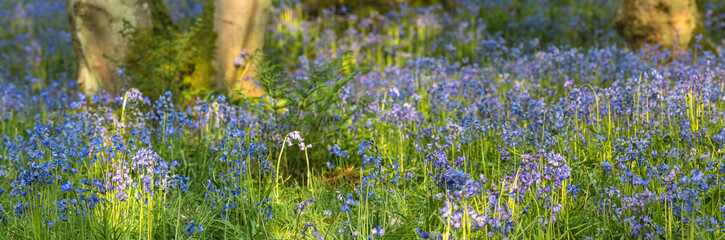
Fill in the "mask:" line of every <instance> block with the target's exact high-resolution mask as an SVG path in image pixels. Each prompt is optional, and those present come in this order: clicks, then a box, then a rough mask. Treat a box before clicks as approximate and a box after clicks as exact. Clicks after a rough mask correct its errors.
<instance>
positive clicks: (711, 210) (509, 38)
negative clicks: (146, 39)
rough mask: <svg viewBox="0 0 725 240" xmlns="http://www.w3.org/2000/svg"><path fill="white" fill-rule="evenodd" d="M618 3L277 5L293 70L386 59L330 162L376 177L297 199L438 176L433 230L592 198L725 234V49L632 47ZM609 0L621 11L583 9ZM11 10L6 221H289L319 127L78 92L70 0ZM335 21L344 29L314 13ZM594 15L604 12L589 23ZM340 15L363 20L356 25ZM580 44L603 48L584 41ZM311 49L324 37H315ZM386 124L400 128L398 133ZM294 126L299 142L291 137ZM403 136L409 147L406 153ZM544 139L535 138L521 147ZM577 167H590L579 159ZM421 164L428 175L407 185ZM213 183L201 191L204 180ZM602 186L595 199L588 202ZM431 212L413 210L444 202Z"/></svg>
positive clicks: (652, 219) (648, 230)
mask: <svg viewBox="0 0 725 240" xmlns="http://www.w3.org/2000/svg"><path fill="white" fill-rule="evenodd" d="M167 2H168V3H169V10H170V11H169V12H170V14H171V15H172V17H173V18H174V19H175V20H180V19H186V18H189V17H190V16H196V15H198V14H199V13H200V11H201V8H200V5H199V4H198V3H195V2H191V1H187V0H181V1H179V0H175V1H172V0H168V1H167ZM613 2H614V1H610V2H608V3H606V4H601V3H600V2H595V1H592V0H588V1H577V2H576V3H574V4H572V5H571V6H560V7H559V8H555V9H551V8H549V7H542V6H541V4H548V2H547V1H543V3H542V1H517V3H512V2H511V1H462V2H461V5H463V6H466V8H465V9H464V8H462V9H459V10H457V12H456V13H455V14H451V13H445V11H442V9H440V8H439V7H436V6H433V7H427V8H413V7H410V6H407V5H401V6H400V8H398V9H397V10H395V11H391V12H389V13H383V14H373V15H371V16H365V17H363V16H357V15H355V14H351V13H350V12H349V11H348V10H347V9H324V10H322V12H321V17H318V18H312V20H310V21H306V20H305V19H303V18H304V17H305V16H301V15H299V14H298V13H300V12H302V11H301V9H302V8H303V6H302V5H301V4H300V3H299V2H295V1H281V2H280V4H279V5H278V6H275V7H274V8H273V9H274V10H273V14H274V16H275V17H273V18H272V19H273V22H272V23H271V26H273V27H271V28H270V31H268V32H269V34H268V40H269V41H268V43H269V44H268V45H267V46H269V49H270V50H268V51H269V53H271V54H270V55H273V56H274V57H277V56H289V57H288V58H286V59H275V60H280V61H279V62H283V63H285V64H287V65H286V66H285V68H288V69H286V71H288V74H289V75H290V78H291V79H296V80H300V81H302V80H304V79H306V77H307V76H308V75H307V74H309V73H310V72H311V71H313V69H312V68H313V67H317V66H320V65H322V64H324V63H327V62H330V61H332V60H334V59H336V58H339V57H341V56H342V55H341V54H342V52H347V51H348V50H349V51H351V52H352V54H351V55H346V57H349V59H345V60H346V61H349V62H357V63H359V64H362V65H367V66H370V67H371V68H372V69H374V71H367V72H364V73H361V74H360V75H359V76H357V77H356V78H355V79H353V81H351V82H350V83H348V85H346V86H344V87H342V88H341V89H340V92H339V96H337V97H338V98H339V100H340V101H339V102H340V103H339V104H336V105H334V106H332V108H334V109H338V110H340V112H345V111H353V110H354V112H355V114H352V115H351V116H350V118H349V124H348V125H346V127H345V129H341V130H339V131H340V132H343V131H347V132H348V133H349V134H350V135H351V136H352V137H351V138H354V139H365V140H363V141H362V142H361V143H360V145H359V147H358V149H357V151H354V150H350V151H351V152H350V153H348V149H343V148H342V147H340V146H339V145H337V144H334V143H336V142H338V143H339V142H343V141H338V140H340V139H323V140H322V142H321V143H320V146H325V147H327V151H328V153H329V154H327V155H326V156H327V157H328V158H327V159H322V160H320V161H322V162H326V164H325V165H326V167H327V168H329V169H335V168H336V167H340V166H335V165H341V164H343V163H342V162H341V161H335V160H339V159H343V158H344V159H352V160H357V162H355V161H350V162H355V164H356V165H357V166H359V167H360V169H361V171H360V172H361V176H360V177H361V178H360V181H359V182H356V183H354V184H353V186H352V187H351V188H352V189H337V191H336V192H335V194H334V198H333V199H315V198H307V200H304V201H301V202H299V203H298V204H296V205H294V206H291V207H293V209H294V211H293V212H294V214H296V215H298V216H299V215H303V213H304V212H309V211H311V209H312V208H311V207H310V206H311V204H312V203H313V202H315V201H320V202H323V201H325V200H330V201H332V202H334V203H335V204H336V205H334V206H335V207H334V208H332V210H325V212H324V213H323V214H322V215H323V216H325V218H332V217H333V216H338V215H348V214H355V212H356V210H359V209H360V206H361V205H365V206H366V207H367V208H368V209H372V210H371V211H381V209H386V207H388V206H390V205H392V204H395V201H392V200H391V199H396V200H400V199H405V200H408V199H409V198H408V196H407V195H405V194H409V193H411V192H412V191H417V190H418V189H415V190H412V191H411V190H410V188H406V187H408V186H411V185H413V186H419V187H420V188H421V189H426V191H427V192H426V193H425V194H427V195H425V194H420V192H422V191H420V192H416V193H418V196H423V198H424V199H425V201H429V202H431V203H432V205H435V204H438V205H437V206H435V207H433V208H431V209H434V210H433V211H436V210H437V213H436V215H437V216H439V217H440V219H441V220H442V221H440V223H441V225H442V226H437V225H435V224H431V225H434V226H429V225H427V226H416V227H425V228H426V229H427V230H420V229H416V231H415V234H416V235H417V236H418V237H420V238H423V239H443V238H448V239H450V238H456V237H457V236H459V235H458V233H461V232H464V233H465V232H473V233H474V234H479V235H476V236H480V235H485V236H488V237H501V238H507V237H510V236H512V235H513V234H515V233H517V231H519V230H524V229H516V228H517V227H518V226H528V225H529V224H536V226H537V227H540V228H541V229H542V230H543V231H544V232H550V230H552V229H557V228H558V226H557V224H559V223H560V222H561V219H562V216H560V214H561V213H562V212H567V213H569V214H571V215H578V214H580V212H576V211H571V210H572V209H576V207H590V206H595V207H596V216H597V218H596V219H595V218H594V217H592V218H591V219H589V220H591V221H592V222H594V223H593V224H599V223H602V225H606V226H612V229H610V230H609V231H605V232H593V231H588V230H587V231H585V232H586V233H583V234H588V235H591V234H600V236H601V237H603V238H607V237H618V238H648V239H657V238H667V237H668V236H670V235H668V234H671V233H668V231H675V233H674V235H677V236H688V235H690V234H693V233H692V232H691V231H693V230H692V229H695V230H694V231H704V232H712V233H713V234H721V233H722V231H723V229H725V201H724V200H723V199H722V197H721V196H720V195H719V192H720V191H722V185H723V184H722V180H721V175H722V174H725V163H723V162H725V161H723V160H724V159H725V152H723V151H722V150H721V149H722V148H723V147H725V126H723V119H725V109H723V102H724V101H725V92H724V91H723V78H724V77H725V61H724V60H723V59H725V58H724V57H723V56H724V55H723V53H722V52H723V51H720V52H721V53H712V52H705V51H702V48H701V47H699V48H698V47H697V46H696V47H695V48H693V49H691V50H688V52H686V53H683V54H681V56H677V57H675V56H674V55H673V53H671V52H668V51H660V50H659V49H656V48H654V47H652V48H645V49H642V50H640V51H629V50H625V49H622V48H620V47H617V46H616V45H612V44H609V43H612V42H616V41H617V40H616V39H615V35H614V34H613V30H612V29H611V28H610V27H607V26H608V24H609V23H610V22H611V20H612V19H611V18H612V17H613V16H614V14H604V13H606V12H607V11H609V12H611V13H614V11H616V9H617V8H618V6H617V5H616V4H614V3H613ZM592 5H594V6H596V7H597V8H598V9H604V10H603V11H602V12H598V11H597V12H594V13H592V14H591V15H582V14H581V13H580V11H576V10H577V9H578V7H590V8H591V7H592ZM0 6H2V7H0V23H2V25H3V26H9V27H7V28H4V30H5V31H7V32H8V34H3V35H1V36H0V38H2V39H0V59H2V60H3V63H4V64H3V65H2V66H0V85H1V86H3V88H2V90H0V120H1V121H2V123H3V124H6V123H9V124H12V123H16V122H22V123H27V124H24V125H23V124H18V125H17V126H16V127H15V126H10V127H8V126H7V125H2V126H3V127H2V129H3V132H2V134H4V136H3V137H2V140H0V152H1V153H2V154H0V178H2V180H5V181H0V223H1V224H3V225H6V224H8V222H14V221H11V220H15V219H13V218H17V219H19V220H20V221H27V220H28V219H30V217H29V216H31V215H32V214H31V213H38V212H40V213H41V214H40V215H42V218H43V219H35V220H34V221H38V222H40V223H42V224H44V226H47V227H48V228H49V229H50V230H52V231H57V230H58V229H62V228H61V227H59V226H60V225H62V224H65V223H66V222H68V221H70V220H71V219H72V218H73V217H81V218H85V217H96V216H97V215H95V213H97V212H98V211H102V210H107V209H99V208H113V207H116V206H117V205H115V204H125V203H128V202H138V203H143V204H148V203H163V204H168V203H169V202H172V201H177V200H179V199H183V198H181V197H182V194H198V195H203V197H204V200H203V203H204V207H207V208H209V209H210V211H212V212H213V214H212V215H213V216H215V217H219V218H221V219H222V220H225V221H240V219H235V217H234V216H239V215H242V214H238V213H240V212H242V211H245V214H247V213H249V214H257V216H259V217H260V218H261V219H264V220H271V219H272V218H274V217H277V216H276V215H275V212H274V211H275V209H279V208H278V206H277V205H275V204H276V202H278V201H281V199H273V198H272V197H271V196H270V195H264V194H269V193H268V192H265V191H260V189H258V186H260V185H268V184H266V183H268V182H271V181H270V180H277V179H275V176H277V172H275V171H277V169H274V166H273V164H272V163H271V162H270V160H269V159H270V158H269V156H270V151H272V149H275V150H277V149H276V147H277V146H275V145H279V144H280V143H281V144H285V145H284V146H286V147H299V148H300V149H301V150H303V151H305V150H309V149H311V148H312V146H311V145H310V144H307V143H305V142H304V139H303V137H302V135H301V132H300V131H302V132H305V131H307V130H308V129H294V128H293V129H288V127H289V126H285V125H284V123H283V124H279V125H278V123H276V122H275V121H273V120H271V119H266V118H264V117H263V115H254V114H251V113H250V112H251V111H250V109H248V108H246V107H245V106H235V105H234V104H232V103H231V102H227V100H226V98H225V97H224V96H219V97H211V98H209V100H208V101H205V100H201V99H199V100H197V101H196V102H194V103H189V104H188V105H180V104H178V102H176V101H174V97H175V96H172V95H171V93H170V92H166V93H165V94H163V95H162V96H160V98H159V99H149V98H147V97H145V96H144V95H143V93H141V92H140V91H138V90H137V89H133V88H131V89H128V90H127V91H125V92H123V93H122V94H120V95H118V96H110V95H109V94H106V93H97V94H95V95H93V96H86V95H84V94H82V93H78V92H77V91H75V90H74V89H77V88H78V87H77V84H76V83H75V81H74V80H75V79H73V78H71V76H74V75H75V74H74V73H73V72H72V71H73V70H72V69H74V67H75V64H74V60H73V59H75V58H74V56H73V54H72V43H71V42H72V41H71V37H70V34H68V32H67V30H68V29H69V28H68V27H67V25H66V21H65V19H66V18H67V16H66V12H65V9H66V6H65V3H62V2H49V1H30V2H25V1H5V2H2V3H0ZM705 7H706V8H708V9H707V11H706V14H705V18H706V20H707V21H706V24H705V26H706V27H707V28H708V29H711V30H712V29H722V28H723V27H722V26H721V25H722V24H718V21H717V20H718V19H720V20H721V19H723V18H724V17H723V14H721V13H722V12H724V11H722V9H723V8H725V7H724V6H723V4H719V5H718V4H716V3H710V4H707V6H705ZM482 9H485V10H487V11H482ZM532 9H538V10H540V9H544V10H542V11H544V12H543V13H542V11H531V10H532ZM297 10H299V11H297ZM552 11H555V12H552ZM283 14H284V17H282V16H283ZM600 14H603V15H600ZM549 15H551V16H554V15H556V16H557V17H556V18H550V17H546V16H549ZM501 16H505V17H506V19H508V20H507V21H504V22H505V23H504V25H505V26H503V27H505V29H507V31H506V33H505V34H501V33H496V31H499V30H500V28H501V27H502V26H496V25H494V24H493V23H494V22H491V20H492V19H495V20H496V21H498V19H499V18H500V17H501ZM26 19H29V20H26ZM57 19H63V21H57ZM329 19H331V20H329ZM328 20H329V21H335V22H342V24H318V25H320V26H321V27H318V26H316V25H314V24H317V23H324V22H325V21H328ZM592 23H594V25H596V26H597V27H593V28H592V27H588V26H586V24H592ZM605 25H607V26H605ZM335 26H348V27H347V28H346V30H345V31H344V32H343V34H340V31H336V30H335V29H333V28H336V27H335ZM603 26H604V27H603ZM504 35H505V36H506V38H504V37H503V36H504ZM569 35H573V36H576V37H574V38H567V37H566V36H569ZM314 36H319V37H314ZM534 36H535V37H541V38H542V39H541V41H540V40H539V39H533V37H534ZM453 40H455V41H453ZM543 41H547V42H555V43H557V44H550V43H549V44H544V43H543ZM580 41H585V42H589V43H596V44H594V45H595V46H596V47H591V48H577V47H570V46H571V45H577V43H578V42H580ZM695 41H696V42H701V41H704V40H703V37H702V36H700V37H698V38H696V39H695ZM305 48H309V49H315V51H304V52H303V51H299V49H305ZM718 48H720V49H721V50H722V46H719V47H718ZM275 51H276V52H283V53H285V54H274V53H276V52H275ZM378 56H380V57H378ZM247 57H248V56H247V53H246V52H241V53H240V57H239V58H237V59H235V65H236V66H238V67H242V66H245V64H248V63H249V61H247ZM378 60H379V61H380V62H372V61H378ZM41 73H42V74H41ZM176 97H177V98H178V96H176ZM9 129H12V130H9ZM390 129H392V131H388V130H390ZM385 131H388V132H391V133H392V134H389V135H385V134H382V135H381V134H379V132H385ZM285 132H287V133H288V135H286V138H284V139H285V140H283V141H285V142H280V140H281V139H280V138H279V137H276V138H275V136H279V135H281V134H284V133H285ZM305 134H315V133H307V132H305ZM371 134H372V135H373V136H374V137H375V138H376V140H380V141H375V140H372V139H371V138H370V136H371ZM307 136H308V139H314V138H309V135H307ZM383 136H389V137H390V136H392V137H391V138H390V139H380V137H383ZM193 139H200V140H199V142H203V143H204V144H203V145H202V146H200V147H199V149H201V151H198V150H197V149H194V150H191V151H192V152H193V153H191V154H189V151H186V150H189V149H184V151H186V152H183V153H179V151H176V149H172V146H179V145H180V143H181V145H183V144H184V143H188V142H190V140H193ZM275 140H276V141H277V142H274V141H275ZM342 140H348V139H342ZM273 142H274V143H276V144H272V143H273ZM308 143H309V142H308ZM379 143H382V144H380V145H378V144H379ZM315 144H316V146H315V148H317V147H318V146H317V144H318V143H315ZM396 144H397V145H396ZM391 146H396V147H400V148H401V150H398V149H392V148H393V147H391ZM413 148H414V149H413ZM320 149H323V150H324V148H320ZM395 151H400V152H396V153H400V155H399V156H393V155H386V153H389V152H395ZM536 151H538V152H536ZM526 152H528V153H531V152H535V153H532V154H521V153H526ZM409 153H412V154H409ZM187 154H188V155H187ZM202 154H203V157H206V158H208V160H209V161H208V162H204V163H203V164H205V165H204V167H206V170H208V174H193V176H199V175H201V176H207V177H208V178H206V179H192V180H190V177H187V176H182V174H181V171H180V170H182V169H187V168H193V167H194V166H198V165H197V164H198V163H191V164H188V165H187V163H188V162H186V161H183V160H185V159H184V158H185V157H188V156H192V155H193V156H197V157H198V156H199V155H202ZM395 159H398V161H395ZM315 160H317V159H315ZM346 162H347V161H346ZM494 162H495V163H494ZM409 163H412V164H409ZM411 165H412V166H411ZM403 166H404V167H405V168H403ZM492 166H495V167H492ZM574 166H576V167H574ZM345 167H347V166H345ZM573 168H574V169H573ZM577 168H581V172H580V173H583V174H575V173H577V171H579V169H577ZM492 169H493V170H492ZM416 173H417V174H416ZM582 176H583V177H582ZM403 177H405V178H404V179H405V180H406V181H412V182H413V183H410V184H407V183H406V184H401V183H400V180H401V179H403ZM194 182H196V183H198V184H200V186H197V188H190V186H189V184H191V183H194ZM420 182H425V183H427V185H419V184H418V183H420ZM250 183H251V184H250ZM201 185H203V186H201ZM6 189H7V190H6ZM190 189H195V190H199V191H201V192H195V193H188V191H189V190H190ZM399 189H403V190H402V195H403V196H400V195H398V194H401V193H400V192H401V191H398V190H399ZM255 191H257V192H255ZM406 191H407V192H406ZM49 193H53V194H49ZM171 193H173V194H171ZM260 193H261V194H260ZM390 195H394V196H393V197H390ZM584 195H586V196H587V198H586V201H589V202H585V203H582V202H583V201H581V199H582V198H581V196H584ZM418 196H416V197H418ZM154 201H155V202H154ZM179 201H180V200H179ZM361 202H363V203H361ZM367 203H372V204H367ZM338 207H339V211H338ZM531 209H537V210H538V212H536V213H534V212H533V211H531ZM663 212H664V213H665V214H663ZM376 213H377V212H376ZM411 214H412V215H411V216H406V217H408V218H410V219H417V218H420V217H421V215H425V216H430V213H424V214H421V215H417V214H419V213H411ZM534 214H537V215H536V216H532V215H534ZM305 215H307V216H308V215H313V214H305ZM382 215H384V214H382ZM662 215H667V216H671V217H667V218H666V219H667V220H663V218H662V217H661V216H662ZM529 216H532V217H529ZM128 219H132V218H130V217H129V218H128ZM530 219H534V220H530ZM350 220H351V219H348V220H346V221H344V223H343V221H340V222H338V223H339V225H335V226H333V227H332V228H337V229H338V233H340V234H345V235H346V236H348V237H352V238H356V237H358V236H360V235H362V236H372V237H389V236H391V235H393V234H391V233H393V232H396V230H398V229H396V228H399V225H398V226H396V225H395V224H385V223H378V222H375V223H374V224H373V225H374V226H368V227H366V228H369V230H370V231H369V232H362V230H360V229H356V228H355V225H356V224H359V223H356V222H354V218H353V222H351V221H350ZM376 221H377V220H376ZM380 221H383V222H384V221H386V220H385V219H383V220H380ZM524 221H531V222H524ZM319 223H320V222H318V224H315V222H312V221H305V222H304V225H302V224H301V225H302V226H303V227H302V228H303V229H302V231H301V234H303V235H304V236H310V237H313V238H316V239H320V238H322V237H323V233H324V232H325V230H327V229H322V228H323V226H322V225H321V224H319ZM413 223H414V224H418V223H417V222H413ZM378 224H380V225H378ZM669 225H674V227H670V226H669ZM383 226H385V227H383ZM436 227H440V228H436ZM442 228H450V231H441V229H442ZM408 229H409V228H408ZM584 229H588V228H584ZM671 229H674V230H671ZM186 230H187V232H188V234H189V236H193V234H194V233H198V232H201V231H203V230H204V229H203V228H202V227H201V226H199V225H198V224H195V223H194V221H191V222H190V224H189V225H188V226H187V228H186ZM469 230H471V231H469ZM297 233H299V232H297ZM444 234H445V235H444ZM606 234H619V235H616V236H609V235H606ZM694 234H698V233H694ZM690 236H691V235H690ZM698 236H700V234H698ZM527 237H530V236H527ZM574 237H575V238H576V237H583V236H574Z"/></svg>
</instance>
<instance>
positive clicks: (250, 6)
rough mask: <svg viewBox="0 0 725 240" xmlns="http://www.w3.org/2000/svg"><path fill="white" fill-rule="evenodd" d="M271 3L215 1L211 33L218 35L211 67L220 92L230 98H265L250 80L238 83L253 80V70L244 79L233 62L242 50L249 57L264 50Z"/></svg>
mask: <svg viewBox="0 0 725 240" xmlns="http://www.w3.org/2000/svg"><path fill="white" fill-rule="evenodd" d="M271 3H272V2H271V0H214V6H215V8H214V9H215V10H214V11H215V12H214V30H215V31H216V33H217V34H218V35H217V39H216V56H215V57H214V61H213V62H212V64H213V66H214V69H215V71H216V77H215V78H216V79H217V88H218V89H219V90H220V91H228V92H229V93H230V95H236V94H237V93H238V92H239V93H241V94H243V95H245V96H247V97H259V96H261V95H263V94H264V91H262V89H260V88H259V87H257V86H256V84H255V83H254V82H253V81H254V80H253V78H252V79H240V78H247V77H250V76H252V75H253V74H254V72H255V71H254V69H251V70H248V71H247V74H246V76H237V72H238V71H237V67H236V66H235V65H234V59H235V58H237V57H238V56H239V53H240V52H241V51H242V50H246V51H247V53H249V54H252V53H254V52H255V50H257V49H261V48H262V47H263V46H264V32H265V31H266V27H267V21H268V19H269V11H270V6H271ZM248 65H249V64H248ZM253 65H254V64H251V65H250V66H253Z"/></svg>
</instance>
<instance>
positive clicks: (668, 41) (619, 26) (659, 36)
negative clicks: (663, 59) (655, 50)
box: [614, 0, 704, 51]
mask: <svg viewBox="0 0 725 240" xmlns="http://www.w3.org/2000/svg"><path fill="white" fill-rule="evenodd" d="M614 28H615V30H616V31H617V33H619V35H621V36H622V37H623V38H624V39H625V40H626V41H627V43H628V44H629V46H630V48H632V49H638V48H641V47H643V46H644V45H645V44H659V45H660V46H661V47H664V48H668V49H676V50H680V51H682V50H685V49H687V46H688V45H689V44H690V42H691V41H693V39H694V37H695V36H696V35H697V34H700V33H704V31H703V30H704V28H703V20H702V16H701V15H700V13H699V12H698V9H697V3H696V2H695V0H623V1H622V4H621V9H620V11H619V15H618V16H617V18H616V19H615V20H614Z"/></svg>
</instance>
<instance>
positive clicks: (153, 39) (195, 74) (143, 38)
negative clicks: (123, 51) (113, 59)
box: [123, 0, 216, 101]
mask: <svg viewBox="0 0 725 240" xmlns="http://www.w3.org/2000/svg"><path fill="white" fill-rule="evenodd" d="M213 16H214V4H213V2H212V1H211V0H206V4H205V6H204V8H203V10H202V14H201V16H200V17H199V18H198V19H197V21H196V24H195V25H194V26H193V27H191V28H190V30H189V32H187V33H182V32H181V31H180V30H179V27H178V26H177V25H176V24H175V23H174V22H173V20H172V19H171V16H170V15H169V13H168V12H167V10H166V6H165V5H164V3H163V0H153V1H152V4H151V17H152V21H153V27H152V28H150V29H134V31H133V33H132V34H131V40H130V46H129V51H128V53H127V55H126V57H125V59H124V63H123V67H124V68H125V73H126V74H127V76H128V77H129V78H130V87H136V88H138V89H139V90H141V91H142V92H144V93H145V94H146V95H147V96H149V97H150V98H152V99H155V98H157V97H158V96H160V95H161V94H163V93H164V92H166V91H171V92H172V93H173V94H174V96H183V98H184V100H185V101H194V100H195V98H196V97H203V96H206V95H209V94H210V93H211V92H213V91H214V87H213V86H214V84H213V81H212V80H211V79H212V76H213V75H214V69H213V68H212V65H211V61H212V60H213V58H214V54H215V42H216V33H215V32H214V22H213V21H214V19H213Z"/></svg>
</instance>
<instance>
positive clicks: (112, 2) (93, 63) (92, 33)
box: [66, 0, 151, 96]
mask: <svg viewBox="0 0 725 240" xmlns="http://www.w3.org/2000/svg"><path fill="white" fill-rule="evenodd" d="M149 3H150V0H66V11H67V13H68V19H69V21H70V27H71V37H72V39H73V47H74V52H75V54H76V58H77V59H78V84H79V85H80V87H81V90H82V91H83V92H85V93H86V94H89V95H93V94H95V93H96V92H97V91H99V90H104V91H106V92H107V93H109V94H111V95H112V96H115V94H118V93H119V91H120V90H121V87H122V86H121V82H120V75H119V74H118V65H117V62H120V61H122V60H123V57H124V56H125V55H126V45H127V42H128V41H127V40H128V39H127V37H124V36H123V35H122V34H121V31H122V30H123V29H124V20H125V21H128V22H129V23H130V24H131V25H132V26H134V27H136V28H145V27H150V26H151V14H150V11H149ZM115 61H117V62H115Z"/></svg>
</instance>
